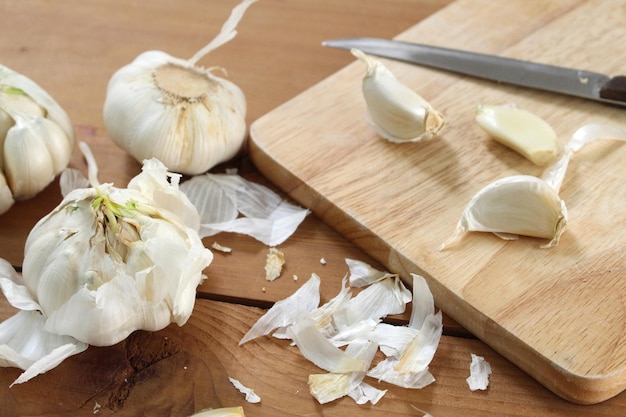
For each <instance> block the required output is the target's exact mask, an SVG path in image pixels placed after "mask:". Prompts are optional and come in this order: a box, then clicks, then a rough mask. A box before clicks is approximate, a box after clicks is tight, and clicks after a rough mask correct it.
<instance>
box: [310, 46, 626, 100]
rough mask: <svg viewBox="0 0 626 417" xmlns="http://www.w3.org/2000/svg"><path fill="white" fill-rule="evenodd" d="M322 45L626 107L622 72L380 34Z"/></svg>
mask: <svg viewBox="0 0 626 417" xmlns="http://www.w3.org/2000/svg"><path fill="white" fill-rule="evenodd" d="M322 45H323V46H329V47H333V48H339V49H352V48H356V49H360V50H361V51H363V52H365V53H367V54H370V55H375V56H379V57H384V58H390V59H395V60H399V61H404V62H408V63H411V64H418V65H422V66H427V67H431V68H436V69H441V70H446V71H450V72H454V73H458V74H463V75H469V76H472V77H477V78H482V79H486V80H491V81H496V82H500V83H505V84H511V85H516V86H522V87H528V88H533V89H537V90H543V91H550V92H554V93H560V94H565V95H569V96H574V97H581V98H585V99H589V100H594V101H599V102H602V103H606V104H612V105H617V106H624V107H626V76H622V75H617V76H614V77H611V76H608V75H605V74H601V73H597V72H592V71H587V70H582V69H573V68H565V67H558V66H554V65H547V64H540V63H536V62H530V61H523V60H518V59H513V58H506V57H501V56H496V55H488V54H482V53H476V52H469V51H462V50H457V49H449V48H442V47H438V46H430V45H424V44H418V43H411V42H403V41H396V40H389V39H380V38H345V39H333V40H328V41H324V42H323V43H322Z"/></svg>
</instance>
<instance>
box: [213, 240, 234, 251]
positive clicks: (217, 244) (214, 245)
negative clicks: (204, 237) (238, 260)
mask: <svg viewBox="0 0 626 417" xmlns="http://www.w3.org/2000/svg"><path fill="white" fill-rule="evenodd" d="M211 247H212V248H213V249H215V250H218V251H220V252H224V253H231V252H232V251H233V250H232V249H231V248H229V247H227V246H222V245H220V244H219V243H217V242H213V244H212V245H211Z"/></svg>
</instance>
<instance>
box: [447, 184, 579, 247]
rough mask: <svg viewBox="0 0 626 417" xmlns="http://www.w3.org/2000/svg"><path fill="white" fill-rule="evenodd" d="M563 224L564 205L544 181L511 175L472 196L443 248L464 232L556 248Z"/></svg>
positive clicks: (565, 215)
mask: <svg viewBox="0 0 626 417" xmlns="http://www.w3.org/2000/svg"><path fill="white" fill-rule="evenodd" d="M566 224H567V209H566V207H565V202H564V201H563V200H562V199H561V198H560V197H559V195H558V193H557V191H556V190H555V189H554V188H552V187H551V186H550V185H549V184H548V183H547V182H546V181H544V180H542V179H541V178H537V177H534V176H532V175H513V176H510V177H506V178H502V179H499V180H497V181H494V182H492V183H491V184H489V185H487V186H486V187H484V188H483V189H481V190H480V191H479V192H478V193H476V194H475V195H474V197H472V199H471V200H470V202H469V203H468V204H467V205H466V207H465V210H464V211H463V214H462V216H461V219H460V220H459V222H458V223H457V226H456V229H455V231H454V234H453V235H452V237H450V238H449V239H448V240H447V241H446V242H445V243H444V244H443V245H442V246H441V249H442V250H443V249H445V248H447V247H450V246H452V245H454V244H456V243H458V242H459V240H460V239H461V237H462V235H463V234H464V233H466V232H491V233H494V234H496V235H497V236H499V237H501V238H503V239H514V238H515V237H516V236H517V235H521V236H530V237H537V238H542V239H549V240H550V241H549V242H548V243H547V244H545V245H542V247H551V246H556V245H558V243H559V239H560V237H561V234H562V233H563V231H564V230H565V226H566Z"/></svg>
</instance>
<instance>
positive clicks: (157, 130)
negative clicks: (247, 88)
mask: <svg viewBox="0 0 626 417" xmlns="http://www.w3.org/2000/svg"><path fill="white" fill-rule="evenodd" d="M254 1H255V0H244V1H243V2H242V3H240V4H239V5H238V6H236V7H235V8H234V9H233V13H232V14H231V16H230V18H229V19H228V20H227V21H226V22H225V23H224V26H223V27H222V31H221V32H220V33H219V34H218V36H217V37H216V38H215V39H213V40H212V41H211V42H210V43H209V44H208V45H206V46H205V47H204V48H202V49H201V50H200V51H198V53H197V54H196V55H195V56H193V57H192V58H191V59H189V60H184V59H179V58H175V57H173V56H171V55H169V54H167V53H165V52H161V51H148V52H144V53H142V54H140V55H139V56H138V57H137V58H135V60H134V61H133V62H131V63H130V64H128V65H126V66H124V67H122V68H120V69H119V70H118V71H117V72H116V73H115V74H114V75H113V76H112V78H111V80H110V81H109V84H108V87H107V95H106V100H105V103H104V111H103V116H104V126H105V128H106V130H107V132H108V134H109V136H110V137H111V139H113V141H114V142H115V143H116V144H117V145H119V146H120V147H121V148H123V149H124V150H126V151H127V152H129V153H130V154H131V155H132V156H133V157H134V158H135V159H137V160H138V161H143V160H144V159H150V158H157V159H158V160H160V161H161V162H163V163H164V164H165V165H166V166H167V167H168V169H170V170H172V171H175V172H179V173H182V174H187V175H197V174H200V173H203V172H206V171H208V170H209V169H211V168H212V167H214V166H215V165H217V164H219V163H221V162H225V161H228V160H229V159H231V158H233V157H234V156H235V155H237V153H238V152H239V151H240V150H241V148H242V146H243V143H244V140H245V138H246V135H247V125H246V120H245V119H246V107H247V104H246V98H245V96H244V94H243V92H242V91H241V89H240V88H239V87H238V86H237V85H235V84H234V83H232V82H230V81H228V80H226V79H225V78H222V77H219V76H217V75H215V72H216V70H218V69H219V68H215V67H211V68H201V67H199V66H196V62H197V61H198V60H199V59H200V58H202V57H203V56H205V55H206V54H207V53H209V52H210V51H212V50H213V49H215V48H217V47H219V46H221V45H222V44H224V43H226V42H228V41H229V40H230V39H232V38H233V37H234V36H235V35H236V33H237V32H236V30H235V26H236V24H237V22H238V21H239V20H240V19H241V17H242V16H243V13H244V11H245V10H246V8H247V7H249V5H251V4H252V3H254Z"/></svg>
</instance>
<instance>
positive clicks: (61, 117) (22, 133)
mask: <svg viewBox="0 0 626 417" xmlns="http://www.w3.org/2000/svg"><path fill="white" fill-rule="evenodd" d="M74 140H75V139H74V128H73V127H72V123H71V121H70V119H69V117H68V115H67V113H65V111H64V110H63V109H62V108H61V106H60V105H59V104H58V103H57V102H56V101H55V100H54V99H53V98H52V97H51V96H50V95H49V94H48V93H47V92H46V91H45V90H44V89H43V88H41V87H40V86H39V85H38V84H36V83H35V82H34V81H32V80H31V79H30V78H28V77H26V76H24V75H22V74H20V73H17V72H15V71H13V70H11V69H9V68H7V67H5V66H2V65H0V214H2V213H4V212H6V211H7V210H8V209H9V208H10V207H11V206H12V205H13V203H14V202H15V200H21V199H27V198H31V197H33V196H34V195H36V194H37V193H39V192H40V191H42V190H43V189H44V188H45V187H46V186H48V184H50V183H51V182H52V181H53V180H54V178H55V177H56V176H57V174H59V173H60V172H61V171H63V170H64V169H65V168H66V167H67V165H68V164H69V161H70V158H71V156H72V151H73V149H74Z"/></svg>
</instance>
